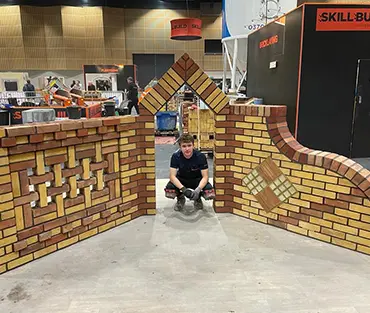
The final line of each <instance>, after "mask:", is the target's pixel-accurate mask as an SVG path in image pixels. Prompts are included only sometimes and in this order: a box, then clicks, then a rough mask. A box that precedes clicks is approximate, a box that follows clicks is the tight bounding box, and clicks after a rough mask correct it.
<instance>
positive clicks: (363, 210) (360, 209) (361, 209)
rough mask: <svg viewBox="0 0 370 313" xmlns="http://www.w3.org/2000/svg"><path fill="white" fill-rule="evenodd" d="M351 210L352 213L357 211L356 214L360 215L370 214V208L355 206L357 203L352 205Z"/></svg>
mask: <svg viewBox="0 0 370 313" xmlns="http://www.w3.org/2000/svg"><path fill="white" fill-rule="evenodd" d="M349 209H350V210H351V211H356V212H359V213H364V214H370V208H368V207H365V206H363V205H358V204H355V203H350V205H349Z"/></svg>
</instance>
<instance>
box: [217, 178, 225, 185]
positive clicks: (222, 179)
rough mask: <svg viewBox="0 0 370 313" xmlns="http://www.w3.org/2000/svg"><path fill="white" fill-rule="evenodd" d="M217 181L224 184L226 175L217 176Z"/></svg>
mask: <svg viewBox="0 0 370 313" xmlns="http://www.w3.org/2000/svg"><path fill="white" fill-rule="evenodd" d="M215 182H216V183H218V184H223V183H225V177H216V178H215Z"/></svg>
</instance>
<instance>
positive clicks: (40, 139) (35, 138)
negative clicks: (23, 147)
mask: <svg viewBox="0 0 370 313" xmlns="http://www.w3.org/2000/svg"><path fill="white" fill-rule="evenodd" d="M43 141H44V135H31V136H30V143H39V142H43Z"/></svg>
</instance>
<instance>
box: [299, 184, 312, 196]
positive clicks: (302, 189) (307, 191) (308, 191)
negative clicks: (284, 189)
mask: <svg viewBox="0 0 370 313" xmlns="http://www.w3.org/2000/svg"><path fill="white" fill-rule="evenodd" d="M295 187H296V189H297V190H298V191H299V192H304V193H308V194H310V193H311V192H312V188H310V187H306V186H302V185H297V186H295Z"/></svg>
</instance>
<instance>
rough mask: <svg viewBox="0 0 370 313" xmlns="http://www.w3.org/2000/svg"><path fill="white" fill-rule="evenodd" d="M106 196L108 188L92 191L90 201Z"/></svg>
mask: <svg viewBox="0 0 370 313" xmlns="http://www.w3.org/2000/svg"><path fill="white" fill-rule="evenodd" d="M106 195H109V189H108V188H104V189H102V190H94V191H92V192H91V199H92V200H94V199H97V198H101V197H104V196H106Z"/></svg>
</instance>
